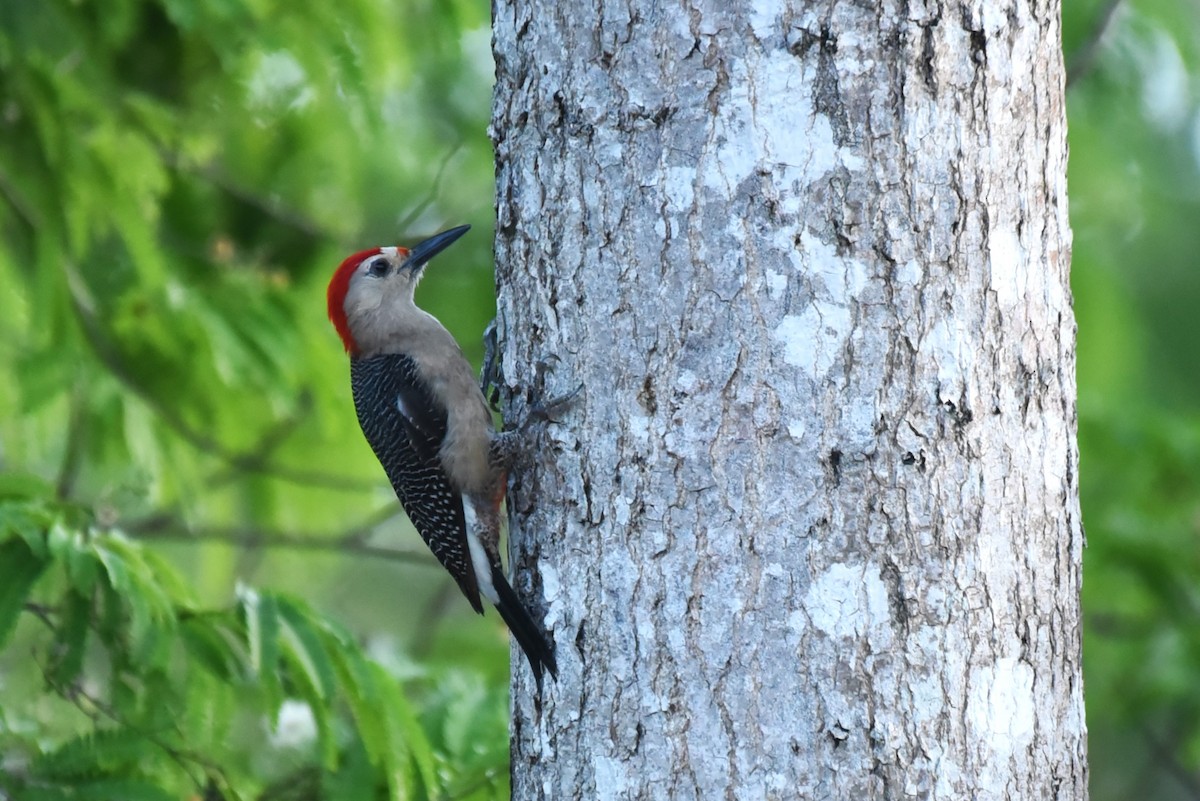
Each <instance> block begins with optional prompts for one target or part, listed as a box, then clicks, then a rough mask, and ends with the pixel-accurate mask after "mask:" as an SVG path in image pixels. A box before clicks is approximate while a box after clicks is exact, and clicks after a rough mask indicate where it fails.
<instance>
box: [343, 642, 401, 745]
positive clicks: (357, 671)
mask: <svg viewBox="0 0 1200 801" xmlns="http://www.w3.org/2000/svg"><path fill="white" fill-rule="evenodd" d="M330 653H332V654H333V664H334V668H335V669H336V670H337V674H338V679H339V681H341V683H342V692H343V693H344V694H345V697H346V702H347V704H348V705H349V706H350V712H351V714H353V715H354V720H355V722H356V723H357V724H358V737H359V739H360V740H361V742H362V745H363V747H364V749H365V750H366V754H367V758H368V759H369V760H370V762H371V764H372V765H375V766H377V767H382V766H383V765H385V764H386V762H387V758H388V731H387V722H386V720H385V718H384V709H383V704H382V699H381V698H380V693H379V690H378V688H377V687H376V686H375V674H374V673H373V672H372V671H371V666H370V664H369V663H368V662H367V661H366V659H365V658H364V657H363V655H362V653H361V652H360V651H359V650H358V649H357V648H331V649H330Z"/></svg>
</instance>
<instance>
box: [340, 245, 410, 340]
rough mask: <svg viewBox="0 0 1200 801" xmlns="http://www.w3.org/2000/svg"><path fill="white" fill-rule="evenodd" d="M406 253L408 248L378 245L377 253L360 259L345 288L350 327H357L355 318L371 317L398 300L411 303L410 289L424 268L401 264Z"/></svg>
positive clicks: (404, 260)
mask: <svg viewBox="0 0 1200 801" xmlns="http://www.w3.org/2000/svg"><path fill="white" fill-rule="evenodd" d="M408 253H409V252H408V249H407V248H399V247H386V248H380V250H379V253H376V254H375V255H373V256H368V257H367V258H365V259H363V260H362V261H361V262H359V265H358V267H357V268H355V270H354V275H353V277H351V279H350V286H349V288H348V289H347V290H346V301H345V309H346V318H347V319H348V320H349V321H350V323H351V325H352V326H354V327H355V328H357V325H355V323H356V322H357V321H358V320H361V319H362V318H363V317H370V316H374V315H375V314H378V313H379V312H380V311H384V310H386V309H388V308H392V307H394V306H395V305H396V304H397V303H411V302H412V297H413V290H414V289H416V286H417V283H419V282H420V280H421V273H422V272H424V270H420V269H417V270H411V269H408V268H406V267H405V266H404V265H405V263H406V262H407V261H408Z"/></svg>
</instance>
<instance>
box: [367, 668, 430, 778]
mask: <svg viewBox="0 0 1200 801" xmlns="http://www.w3.org/2000/svg"><path fill="white" fill-rule="evenodd" d="M370 669H371V674H372V676H373V677H374V679H375V686H376V687H377V688H378V689H379V694H380V701H381V703H382V707H383V711H384V717H385V719H386V723H387V731H388V740H389V743H390V745H391V749H390V750H391V759H390V760H388V771H387V774H388V783H389V785H390V786H391V789H392V793H393V796H394V797H397V798H406V797H410V796H411V795H412V794H413V793H414V774H413V766H414V765H415V766H416V769H417V774H418V775H419V776H420V778H421V782H422V783H423V784H424V786H425V791H426V794H427V795H430V796H436V795H437V794H438V793H439V786H440V782H439V781H438V775H437V763H436V760H435V758H434V755H433V748H432V747H431V746H430V744H429V738H428V737H427V736H426V734H425V731H424V730H423V729H422V728H421V725H420V723H419V722H418V721H417V716H416V714H414V713H413V710H412V707H411V706H410V705H409V703H408V699H407V698H405V697H404V694H403V693H402V692H401V691H400V685H399V683H398V682H397V681H396V680H395V679H394V678H393V677H391V676H389V675H388V673H387V671H386V670H384V669H383V667H381V666H380V665H377V664H375V663H371V665H370Z"/></svg>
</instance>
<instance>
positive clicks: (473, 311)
mask: <svg viewBox="0 0 1200 801" xmlns="http://www.w3.org/2000/svg"><path fill="white" fill-rule="evenodd" d="M488 13H489V10H488V8H487V7H486V6H485V5H481V4H479V3H475V2H466V1H465V0H459V1H451V2H446V0H438V2H412V3H386V2H378V1H377V0H346V1H345V2H340V3H336V4H326V3H314V4H286V3H279V2H272V1H271V0H106V2H104V3H96V2H75V1H74V0H46V2H40V1H39V2H29V3H26V2H0V231H2V232H3V233H2V238H0V293H2V294H0V468H2V470H3V475H2V476H0V478H2V481H0V645H2V646H3V648H2V649H0V798H7V797H13V798H30V799H41V798H61V797H68V796H66V795H65V794H64V793H65V792H66V791H65V788H68V787H69V788H70V793H71V794H70V795H69V797H73V798H79V799H91V798H95V799H100V798H105V799H108V798H123V799H140V798H148V799H158V798H176V799H179V798H201V797H203V798H205V799H211V798H219V797H224V798H229V799H233V798H243V799H250V798H262V799H275V798H280V799H282V798H288V799H305V798H317V797H329V798H364V799H369V798H377V797H384V796H385V795H386V796H387V797H395V798H456V799H457V798H462V799H484V798H499V797H507V786H508V771H507V761H508V747H507V742H508V741H507V693H506V682H505V679H506V676H507V670H506V665H507V663H506V654H507V650H508V639H507V635H506V634H505V632H504V631H503V628H502V627H501V625H500V623H499V621H498V619H497V618H496V617H494V616H493V617H490V618H487V619H478V618H476V617H474V616H473V615H470V614H469V608H468V607H467V605H466V604H465V603H459V601H461V599H460V598H458V597H457V594H456V592H455V591H454V589H453V588H452V587H450V586H448V581H447V580H446V579H445V578H444V574H443V573H442V572H441V571H440V570H437V569H434V568H433V567H432V560H431V557H430V556H429V555H428V553H427V552H426V551H425V550H424V549H423V546H421V545H420V542H419V540H418V539H417V538H416V537H415V534H414V533H413V532H412V531H411V528H410V527H409V525H408V523H407V521H406V520H405V519H404V518H403V515H401V514H400V512H399V509H398V506H397V504H396V502H395V498H394V496H393V495H392V493H391V491H390V488H388V487H387V485H386V483H385V481H383V480H382V474H381V473H380V471H379V467H378V464H377V463H376V462H375V460H374V458H373V457H372V455H371V453H370V451H369V449H368V448H367V447H366V445H365V443H364V442H363V439H362V435H361V433H360V432H359V431H358V428H357V423H356V421H355V418H354V414H353V411H352V409H353V406H352V404H351V400H350V395H349V381H348V367H347V363H346V358H345V355H344V354H343V353H341V351H340V348H339V344H338V341H337V338H336V336H335V335H334V333H333V330H332V328H331V327H330V326H329V325H328V322H327V321H326V320H325V304H324V285H325V281H326V279H327V277H328V275H329V274H330V273H331V272H332V270H333V268H334V267H335V266H336V265H337V264H338V262H339V261H340V259H341V258H342V256H344V255H345V254H346V253H349V252H351V251H353V250H358V249H360V248H363V247H367V246H370V245H375V244H388V243H394V242H397V241H411V240H412V239H415V238H418V237H420V236H422V235H425V234H429V233H433V232H434V231H436V230H440V229H441V228H443V227H448V226H449V225H453V224H459V223H463V222H470V223H473V224H474V226H475V229H474V230H473V231H472V233H471V235H470V236H468V237H467V238H465V239H464V240H463V241H462V242H460V243H459V244H457V245H456V246H455V252H454V255H455V257H456V258H454V259H446V260H443V261H440V262H439V263H438V264H440V265H441V267H438V265H435V267H434V269H432V270H430V274H429V277H428V279H427V280H426V284H425V286H424V287H423V289H422V302H423V303H424V304H425V305H426V306H427V307H428V308H430V309H431V310H433V311H434V312H435V313H436V314H438V316H440V317H441V318H442V319H443V320H445V321H446V322H447V324H448V325H449V326H450V327H451V329H452V330H454V331H456V332H457V333H458V334H459V335H460V337H461V338H462V339H463V341H464V342H465V343H467V344H468V345H469V344H470V343H472V342H475V341H478V336H479V334H480V333H481V332H482V329H483V326H484V324H485V323H486V321H487V320H488V319H489V318H490V316H491V313H492V310H493V305H494V301H493V298H492V292H491V291H490V284H491V263H490V246H491V235H490V234H491V218H492V180H491V175H492V166H491V147H490V144H489V142H488V140H487V136H486V125H487V121H488V114H489V111H490V87H491V79H492V70H491V61H490V57H489V40H490V33H489V28H488V26H489V16H488ZM468 351H469V355H472V356H478V349H477V348H476V349H475V350H474V351H472V350H471V349H470V348H468ZM147 540H154V542H153V543H152V544H150V543H147ZM397 542H401V543H405V544H406V545H404V546H397V545H396V543H397ZM404 548H409V550H404ZM164 557H165V558H164ZM172 565H173V566H172ZM267 588H270V589H267ZM448 616H449V621H450V625H442V624H443V623H445V622H446V621H447V617H448ZM335 620H336V621H343V623H342V624H338V623H335V622H333V621H335ZM467 621H471V622H467ZM343 625H344V626H346V628H343ZM351 632H354V633H353V634H352V633H351Z"/></svg>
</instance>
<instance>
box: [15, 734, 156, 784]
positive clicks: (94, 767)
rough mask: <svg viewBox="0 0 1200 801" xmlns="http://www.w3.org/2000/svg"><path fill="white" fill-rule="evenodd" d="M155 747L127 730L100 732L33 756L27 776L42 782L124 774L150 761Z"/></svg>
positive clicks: (74, 739) (73, 739)
mask: <svg viewBox="0 0 1200 801" xmlns="http://www.w3.org/2000/svg"><path fill="white" fill-rule="evenodd" d="M155 750H156V746H155V745H154V744H153V743H151V742H150V741H149V740H147V739H146V738H145V737H144V736H143V735H142V734H140V733H138V732H134V731H130V730H129V729H112V730H100V731H95V732H91V733H89V734H85V735H82V736H80V737H74V738H72V739H70V740H67V741H66V742H64V743H61V744H60V745H59V746H58V747H57V748H54V749H53V750H51V751H47V752H45V753H43V754H41V755H39V756H38V757H36V758H35V759H34V760H33V762H32V764H31V765H30V773H31V774H32V775H34V776H37V777H39V778H44V779H57V780H63V779H82V778H88V777H98V776H105V775H107V776H113V775H118V774H121V773H127V772H129V771H132V770H134V769H136V768H137V766H138V765H139V764H140V763H141V762H142V761H143V760H147V759H150V758H151V757H152V756H153V755H154V754H153V752H154V751H155Z"/></svg>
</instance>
